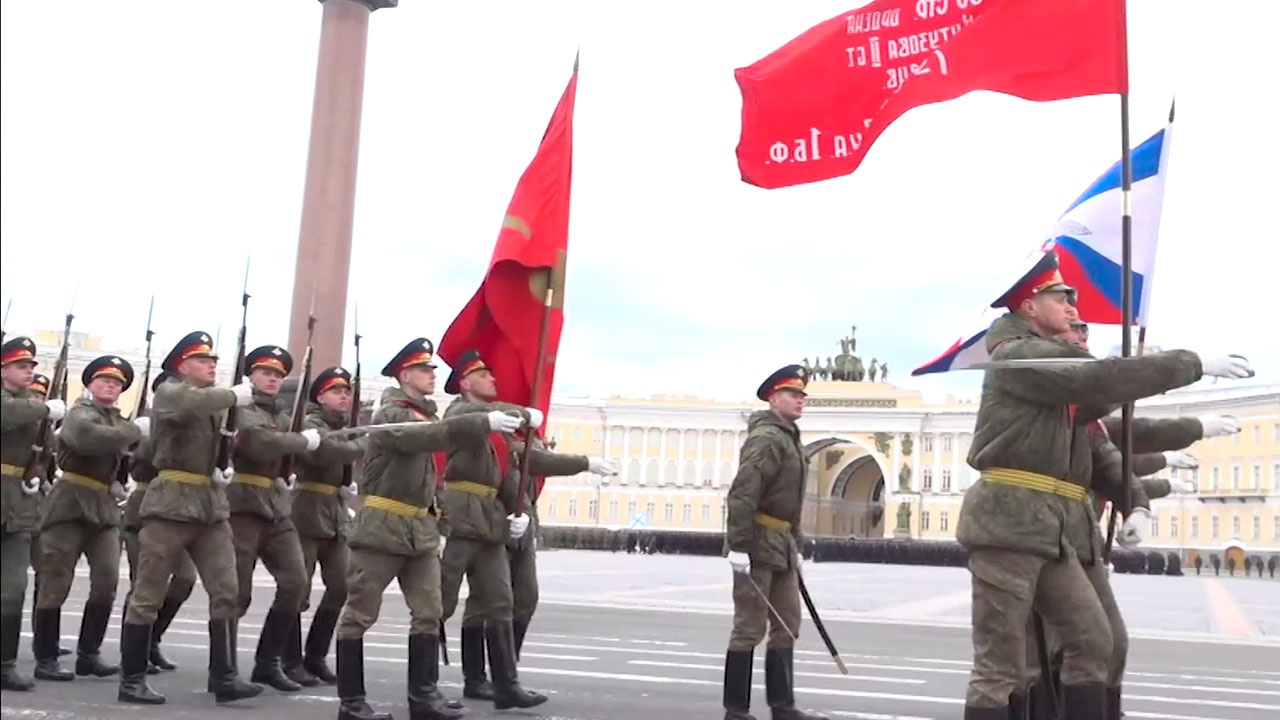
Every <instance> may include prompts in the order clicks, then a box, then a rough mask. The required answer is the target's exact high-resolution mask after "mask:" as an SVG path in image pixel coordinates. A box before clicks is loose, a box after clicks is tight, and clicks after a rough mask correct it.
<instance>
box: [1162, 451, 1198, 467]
mask: <svg viewBox="0 0 1280 720" xmlns="http://www.w3.org/2000/svg"><path fill="white" fill-rule="evenodd" d="M1160 454H1161V455H1164V464H1165V466H1166V467H1171V468H1183V469H1187V470H1190V469H1192V468H1198V467H1200V461H1199V460H1197V459H1195V458H1194V457H1192V456H1191V455H1188V454H1186V453H1181V452H1177V451H1176V450H1165V451H1164V452H1162V453H1160Z"/></svg>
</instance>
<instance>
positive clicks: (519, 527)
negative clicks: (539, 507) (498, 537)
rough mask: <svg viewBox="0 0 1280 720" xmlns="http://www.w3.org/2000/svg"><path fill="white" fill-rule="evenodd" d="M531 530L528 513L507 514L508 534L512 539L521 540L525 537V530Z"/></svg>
mask: <svg viewBox="0 0 1280 720" xmlns="http://www.w3.org/2000/svg"><path fill="white" fill-rule="evenodd" d="M528 530H529V516H528V515H508V516H507V534H508V535H510V536H511V539H512V540H519V539H520V538H522V537H524V534H525V532H527V531H528Z"/></svg>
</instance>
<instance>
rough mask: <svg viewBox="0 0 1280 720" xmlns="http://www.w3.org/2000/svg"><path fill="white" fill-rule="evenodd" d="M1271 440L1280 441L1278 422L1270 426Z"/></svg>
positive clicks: (1279, 424) (1279, 425)
mask: <svg viewBox="0 0 1280 720" xmlns="http://www.w3.org/2000/svg"><path fill="white" fill-rule="evenodd" d="M1271 442H1278V443H1280V423H1276V424H1274V425H1272V426H1271Z"/></svg>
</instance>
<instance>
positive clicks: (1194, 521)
mask: <svg viewBox="0 0 1280 720" xmlns="http://www.w3.org/2000/svg"><path fill="white" fill-rule="evenodd" d="M1191 537H1193V538H1198V537H1200V518H1198V517H1193V518H1191Z"/></svg>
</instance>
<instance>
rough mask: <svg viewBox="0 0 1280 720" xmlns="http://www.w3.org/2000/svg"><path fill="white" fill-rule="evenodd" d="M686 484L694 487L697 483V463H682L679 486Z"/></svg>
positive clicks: (689, 461) (688, 461)
mask: <svg viewBox="0 0 1280 720" xmlns="http://www.w3.org/2000/svg"><path fill="white" fill-rule="evenodd" d="M685 483H688V484H690V485H696V484H697V483H698V463H696V462H694V461H692V460H686V461H685V463H684V475H682V476H680V484H681V485H683V484H685Z"/></svg>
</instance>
